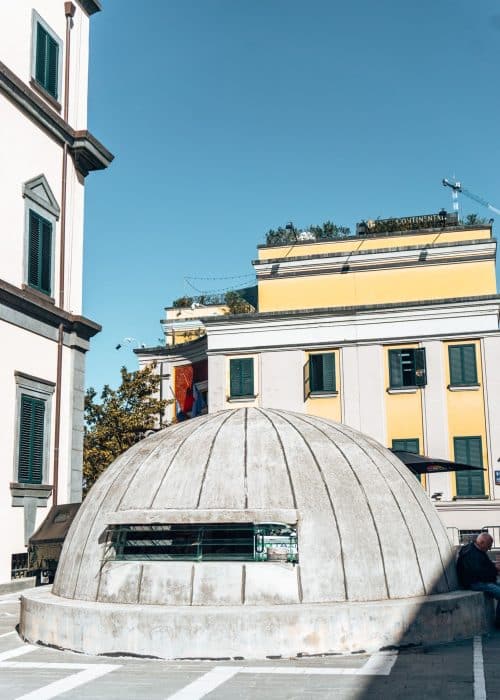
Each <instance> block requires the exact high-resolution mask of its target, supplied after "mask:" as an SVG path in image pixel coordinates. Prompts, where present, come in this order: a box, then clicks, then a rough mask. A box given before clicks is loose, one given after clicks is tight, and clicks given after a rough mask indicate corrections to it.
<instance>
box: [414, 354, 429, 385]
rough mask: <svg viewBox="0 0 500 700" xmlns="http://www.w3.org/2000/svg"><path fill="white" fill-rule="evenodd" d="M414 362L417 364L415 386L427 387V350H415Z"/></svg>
mask: <svg viewBox="0 0 500 700" xmlns="http://www.w3.org/2000/svg"><path fill="white" fill-rule="evenodd" d="M413 360H414V363H415V386H425V385H426V384H427V366H426V362H425V348H418V349H416V350H414V351H413Z"/></svg>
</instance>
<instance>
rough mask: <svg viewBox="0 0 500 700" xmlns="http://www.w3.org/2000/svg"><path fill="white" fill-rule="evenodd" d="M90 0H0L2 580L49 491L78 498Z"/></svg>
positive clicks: (103, 155)
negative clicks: (12, 0) (2, 1)
mask: <svg viewBox="0 0 500 700" xmlns="http://www.w3.org/2000/svg"><path fill="white" fill-rule="evenodd" d="M100 9H101V6H100V3H99V2H98V0H77V1H75V2H63V1H62V0H19V1H18V2H15V3H6V2H5V3H2V5H0V47H1V62H0V124H1V129H0V153H2V169H1V172H0V191H1V197H2V213H3V221H4V227H3V233H2V235H1V236H0V339H1V343H2V362H1V363H0V385H1V387H2V392H1V395H0V415H1V417H2V422H3V439H2V441H1V442H0V455H1V467H0V513H1V515H2V523H3V525H4V533H6V536H4V537H3V538H2V542H1V544H0V582H5V581H8V580H10V578H11V575H16V573H17V571H18V570H22V569H23V568H25V566H26V545H27V541H28V538H29V537H30V535H31V534H32V533H33V531H34V529H35V528H36V527H37V526H38V525H39V524H40V523H41V521H42V520H43V519H44V517H45V515H46V514H47V508H48V507H50V506H51V505H54V504H57V503H68V502H77V501H80V500H81V475H82V447H83V401H84V369H85V353H86V351H87V350H88V348H89V340H90V338H91V337H92V336H93V335H95V334H96V333H97V332H98V331H99V330H100V326H99V325H98V324H96V323H95V322H93V321H91V320H89V319H87V318H85V317H83V316H82V269H83V223H84V222H83V213H84V184H85V177H86V176H87V175H88V173H89V172H90V171H93V170H100V169H103V168H106V167H107V166H108V165H109V164H110V162H111V160H112V158H113V156H112V155H111V153H109V151H108V150H107V149H106V148H105V147H104V146H103V145H102V144H101V143H100V142H99V141H98V140H97V139H96V138H95V137H94V136H93V135H92V134H91V133H90V132H89V131H88V130H87V82H88V61H89V53H88V52H89V25H90V18H91V16H92V15H93V14H94V13H95V12H97V11H99V10H100Z"/></svg>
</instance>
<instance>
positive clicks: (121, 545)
mask: <svg viewBox="0 0 500 700" xmlns="http://www.w3.org/2000/svg"><path fill="white" fill-rule="evenodd" d="M105 559H107V560H109V559H115V560H117V561H130V560H133V561H149V560H153V561H168V560H178V561H284V562H291V563H297V562H298V547H297V528H296V526H295V525H287V524H285V523H224V524H219V523H196V524H192V523H189V524H185V523H183V524H172V525H167V524H154V525H110V526H109V527H108V528H107V530H106V556H105Z"/></svg>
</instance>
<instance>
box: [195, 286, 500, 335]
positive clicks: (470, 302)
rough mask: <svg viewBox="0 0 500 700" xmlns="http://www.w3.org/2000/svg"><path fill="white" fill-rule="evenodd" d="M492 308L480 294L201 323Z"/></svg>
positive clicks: (498, 297) (496, 297) (498, 298)
mask: <svg viewBox="0 0 500 700" xmlns="http://www.w3.org/2000/svg"><path fill="white" fill-rule="evenodd" d="M484 304H488V305H490V306H491V305H492V306H494V307H495V308H497V309H498V311H500V294H484V295H481V296H474V297H451V298H449V299H424V300H418V301H398V302H392V303H390V304H363V305H359V306H332V307H321V308H315V309H292V310H286V311H262V312H255V313H248V314H235V315H228V316H224V317H223V318H221V317H220V316H219V317H215V318H214V317H209V316H208V317H206V318H203V319H202V320H203V323H204V325H205V326H207V327H215V326H217V325H218V326H219V327H221V328H222V327H224V326H232V325H240V324H242V325H243V324H253V323H260V322H266V321H268V320H274V321H277V320H280V319H283V320H287V319H289V320H293V319H303V318H306V319H310V318H320V317H328V316H335V317H337V316H356V315H359V314H365V313H370V312H380V311H397V310H402V311H404V310H406V309H408V310H411V309H423V308H425V307H429V308H435V307H444V308H448V307H451V306H457V305H458V306H462V307H463V306H469V307H470V306H476V305H484Z"/></svg>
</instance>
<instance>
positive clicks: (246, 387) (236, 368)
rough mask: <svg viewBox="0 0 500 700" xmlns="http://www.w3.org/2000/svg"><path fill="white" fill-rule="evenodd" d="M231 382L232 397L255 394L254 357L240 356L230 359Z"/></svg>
mask: <svg viewBox="0 0 500 700" xmlns="http://www.w3.org/2000/svg"><path fill="white" fill-rule="evenodd" d="M229 383H230V388H229V391H230V397H231V398H239V397H243V396H248V397H253V396H254V394H255V391H254V378H253V358H252V357H239V358H236V359H232V360H229Z"/></svg>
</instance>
